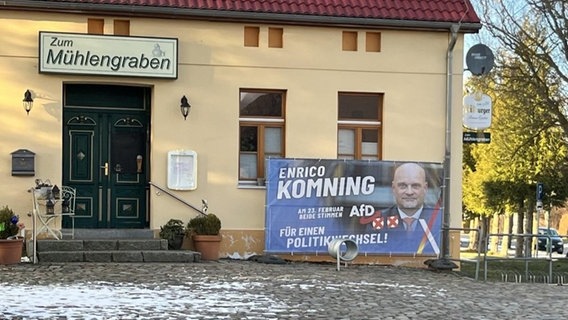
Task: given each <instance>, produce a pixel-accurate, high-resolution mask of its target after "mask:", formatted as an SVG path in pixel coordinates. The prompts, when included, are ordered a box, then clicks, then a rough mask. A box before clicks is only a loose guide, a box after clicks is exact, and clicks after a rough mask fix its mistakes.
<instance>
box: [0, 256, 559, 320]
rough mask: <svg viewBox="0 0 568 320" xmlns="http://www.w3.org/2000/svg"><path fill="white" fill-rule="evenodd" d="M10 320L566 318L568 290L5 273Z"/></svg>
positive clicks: (428, 279) (404, 280)
mask: <svg viewBox="0 0 568 320" xmlns="http://www.w3.org/2000/svg"><path fill="white" fill-rule="evenodd" d="M0 288H1V290H2V295H3V297H2V298H1V299H2V303H0V318H2V319H58V320H59V319H539V320H542V319H566V317H568V309H567V308H565V304H566V298H567V297H568V286H559V285H549V284H517V283H490V282H482V281H474V280H472V279H468V278H462V277H459V276H457V275H455V274H453V273H437V272H433V271H429V270H424V269H409V268H397V267H387V266H369V265H349V266H347V267H342V268H341V270H340V271H337V269H336V265H335V264H313V263H288V264H284V265H275V264H263V263H258V262H252V261H240V260H221V261H218V262H201V263H190V264H174V263H172V264H165V263H156V264H153V263H145V264H133V263H119V264H117V263H114V264H113V263H101V264H96V263H88V264H86V263H80V264H74V263H67V264H49V265H32V264H27V263H22V264H19V265H15V266H0Z"/></svg>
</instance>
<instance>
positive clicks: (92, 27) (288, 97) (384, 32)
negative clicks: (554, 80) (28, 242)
mask: <svg viewBox="0 0 568 320" xmlns="http://www.w3.org/2000/svg"><path fill="white" fill-rule="evenodd" d="M17 2H18V1H14V2H13V3H12V2H9V3H12V4H14V3H17ZM294 17H295V16H294ZM291 18H292V17H291ZM359 20H361V21H363V20H364V19H362V18H361V19H359ZM457 23H458V21H449V22H447V23H443V24H435V23H432V24H428V23H424V24H423V25H414V26H411V24H408V25H405V24H404V23H402V22H401V23H400V24H399V25H390V26H386V25H384V26H382V25H381V23H380V22H377V23H375V24H372V23H371V24H369V23H367V24H363V23H361V24H358V22H357V19H353V20H352V22H351V23H350V24H345V23H340V22H337V23H336V22H334V20H333V19H329V20H327V21H326V22H325V23H308V22H306V21H299V22H297V21H294V19H289V21H286V19H282V20H280V21H274V22H271V23H269V22H268V21H267V20H266V19H263V20H257V21H255V20H254V19H251V18H250V17H249V18H243V19H239V18H232V19H216V18H215V15H214V14H212V15H211V16H210V17H201V18H200V17H186V18H183V17H179V16H177V17H176V18H175V19H170V18H168V17H165V16H164V15H163V14H154V15H153V14H152V12H151V11H147V12H145V13H144V14H142V13H139V14H135V13H132V12H130V13H128V14H127V13H125V12H124V11H117V10H115V12H113V10H112V9H111V10H106V11H105V10H97V6H96V5H94V6H93V7H92V8H90V9H88V8H81V9H76V8H75V9H73V7H71V6H69V7H66V8H58V9H53V8H51V9H48V8H37V7H29V6H28V7H26V6H25V5H22V6H19V5H13V6H7V7H6V6H4V7H2V8H0V29H1V30H3V39H4V41H3V45H2V46H1V47H0V70H1V71H0V74H1V76H0V78H1V79H2V89H1V92H2V98H1V99H0V110H1V114H2V117H1V118H0V123H1V127H2V130H1V132H0V136H1V141H2V143H1V144H0V154H2V155H3V157H4V160H3V161H4V165H3V166H1V167H0V176H2V177H3V183H2V184H0V194H1V195H2V196H1V197H0V205H2V206H4V205H7V206H9V207H10V208H12V209H13V210H14V211H16V212H17V213H19V214H20V217H21V218H23V221H24V222H25V223H26V225H27V226H31V222H30V220H29V217H28V216H27V213H28V212H30V211H31V209H32V208H31V207H32V201H31V196H30V193H29V192H28V190H29V189H30V188H31V187H33V186H34V185H35V180H36V179H42V180H47V179H48V180H49V181H50V182H51V183H53V184H57V185H60V186H61V185H63V184H67V183H68V182H69V180H72V179H74V178H73V175H74V174H77V175H78V176H81V175H84V179H82V180H81V179H79V180H80V181H83V182H84V181H87V180H89V181H91V182H92V185H90V186H89V188H90V189H88V190H91V191H88V192H87V191H85V192H87V193H84V194H83V198H84V199H87V198H89V200H88V201H85V202H84V203H83V207H82V208H83V209H85V210H89V212H90V215H92V217H93V218H92V219H94V220H92V221H96V222H95V223H94V224H93V223H91V224H90V228H117V227H121V224H120V223H121V222H120V218H121V217H120V214H117V215H116V216H111V214H110V213H108V212H107V209H108V208H111V207H113V206H115V205H117V206H122V208H123V209H124V210H126V211H127V210H128V209H129V208H132V206H131V205H132V204H130V203H128V202H126V203H120V197H116V198H114V197H113V193H114V191H113V190H111V189H112V188H113V186H116V183H115V184H113V183H112V182H109V183H104V182H101V180H102V179H104V177H105V170H109V171H110V173H108V176H110V177H111V178H109V179H114V178H112V176H113V175H115V176H116V177H118V176H119V175H120V174H121V173H122V170H121V168H127V167H128V168H130V170H136V167H135V165H134V163H135V162H134V161H135V160H136V158H137V157H138V156H139V155H140V156H142V157H140V158H142V159H141V160H142V163H143V165H142V166H143V168H142V170H141V171H139V172H138V176H139V174H140V172H142V171H143V176H144V177H143V181H141V183H142V185H143V187H142V188H143V190H144V191H143V193H144V195H143V197H142V198H140V199H142V200H141V201H144V202H145V203H143V204H141V203H138V204H137V205H135V206H138V209H140V210H139V212H138V213H137V215H138V216H139V218H140V219H141V220H140V219H139V221H142V222H141V224H140V225H138V226H137V227H138V228H145V229H148V228H149V229H152V230H159V228H160V226H161V225H163V224H165V223H166V222H167V221H168V220H169V219H172V218H174V219H181V220H183V221H185V222H187V221H188V220H189V218H191V217H193V216H195V215H196V212H195V210H192V209H191V208H189V207H188V206H187V205H186V204H184V203H182V202H180V201H178V200H177V199H175V198H174V197H172V196H170V195H168V194H167V193H171V194H173V195H174V196H175V197H178V198H180V199H182V200H183V201H186V202H187V203H190V204H192V205H194V206H195V207H198V208H200V207H201V201H202V199H206V200H207V202H208V204H209V212H213V213H215V214H217V215H218V216H219V217H220V219H221V221H222V235H223V241H222V253H221V256H222V257H229V258H237V259H244V258H247V257H249V256H251V255H255V254H262V253H263V250H264V228H265V201H266V199H265V197H266V192H265V191H266V190H265V188H264V186H262V184H261V185H258V184H256V183H254V181H256V179H254V180H251V179H249V178H252V177H254V174H253V175H252V176H251V175H248V174H245V173H243V170H244V169H246V168H243V163H244V160H243V157H242V156H243V152H242V149H240V146H241V147H242V145H241V143H242V141H240V140H239V134H240V133H241V131H240V126H242V120H243V119H242V116H241V115H240V114H239V103H240V96H242V94H243V92H257V91H260V92H273V91H274V92H278V93H283V94H284V97H285V99H284V102H283V108H284V110H285V111H284V115H283V116H282V119H278V120H276V121H277V122H278V123H280V124H281V127H282V128H283V129H282V130H281V131H280V135H279V136H278V139H280V141H281V148H282V152H283V154H284V156H285V157H286V158H315V159H337V158H338V143H339V142H338V130H339V129H338V128H339V127H341V125H342V124H343V123H342V122H341V121H340V119H338V97H339V96H341V94H350V93H355V94H370V95H377V96H379V97H380V98H381V99H382V100H381V101H382V105H381V110H380V112H381V119H380V121H379V122H380V123H373V125H375V126H376V127H378V128H379V129H378V130H379V139H378V141H377V145H378V149H379V150H378V151H377V158H379V159H380V160H388V161H419V162H439V163H443V162H444V160H445V157H446V156H448V155H449V153H448V145H449V149H450V150H451V162H450V173H451V175H450V180H449V181H450V186H451V187H450V193H449V194H450V201H449V204H450V208H449V210H450V214H449V216H450V226H451V227H456V228H458V227H460V226H461V196H462V195H461V159H462V151H461V150H462V136H461V132H462V130H461V128H462V127H461V101H462V72H463V70H464V66H463V63H462V61H463V51H464V48H463V45H464V43H463V36H464V33H466V32H477V30H478V29H479V27H480V25H479V23H478V21H473V22H471V23H469V24H463V25H460V29H458V32H457V33H455V34H452V30H451V28H450V26H452V25H457ZM41 33H53V34H55V36H53V34H51V38H47V40H46V41H47V42H46V43H45V44H43V45H44V46H49V43H50V41H55V40H53V39H54V38H57V35H59V34H62V35H66V34H72V35H79V36H80V37H81V36H85V37H84V38H85V39H83V40H85V41H86V43H87V44H88V43H90V42H93V43H97V45H99V46H102V45H105V44H107V42H100V43H99V42H97V41H98V40H97V38H89V37H88V36H100V37H103V38H106V37H108V38H112V39H111V40H112V41H111V42H108V44H109V45H112V46H116V48H117V49H116V51H117V52H118V51H119V48H120V47H121V46H129V43H128V42H126V41H122V40H121V39H122V38H120V37H140V38H142V40H147V39H150V40H149V42H150V43H153V42H152V41H154V40H155V41H161V40H163V39H166V40H168V39H169V40H172V39H174V40H175V41H174V42H175V46H177V48H176V50H177V52H175V53H174V52H169V53H166V54H171V55H172V57H175V58H176V61H177V62H176V65H175V68H176V69H177V70H174V72H175V73H176V74H175V75H174V76H171V77H169V78H168V77H157V76H156V74H152V72H153V71H151V72H149V73H148V74H146V75H145V76H144V75H142V76H141V75H139V74H137V75H134V76H129V75H124V74H122V75H115V74H113V72H112V71H111V72H105V73H102V74H100V73H99V74H89V72H85V71H84V70H83V71H79V72H77V73H73V72H71V71H70V70H73V66H71V67H69V66H68V67H69V68H67V69H61V70H58V71H53V70H48V69H49V68H46V69H43V70H40V69H42V66H40V64H42V63H43V62H45V61H46V59H48V57H47V56H46V55H47V54H46V53H42V52H41V49H42V48H40V46H41V44H40V38H41V35H40V34H41ZM125 33H126V34H125ZM454 37H455V38H454ZM61 39H64V38H63V37H61V38H59V40H61ZM70 39H75V38H70ZM453 41H455V45H453V43H452V42H453ZM166 42H167V41H166ZM77 43H78V40H75V42H74V44H75V46H76V45H77ZM51 44H52V45H55V43H53V42H52V43H51ZM58 44H59V45H60V46H62V47H65V46H69V45H70V42H61V43H58ZM95 47H96V46H95ZM43 49H46V48H43ZM63 49H64V50H75V49H76V48H63ZM107 49H108V50H110V51H111V52H112V48H110V49H109V48H107ZM126 49H128V48H126ZM93 50H94V49H93ZM54 52H56V51H54ZM167 57H170V56H167ZM50 59H51V62H52V63H53V62H54V61H55V60H54V59H55V58H54V56H51V58H50ZM42 61H43V62H42ZM63 64H65V63H63ZM46 70H48V71H46ZM95 73H96V72H95ZM115 85H119V86H127V87H129V88H141V89H140V90H138V91H137V90H134V91H135V92H139V93H128V92H130V91H128V90H126V91H121V90H122V89H121V87H118V88H117V89H116V90H111V91H112V92H108V97H115V98H112V99H115V100H113V101H120V99H121V98H120V97H121V96H123V94H122V92H124V95H128V94H133V95H134V97H133V98H132V99H131V100H136V101H141V102H140V103H141V104H142V105H143V110H145V112H146V113H145V117H147V118H146V119H147V122H144V124H143V125H144V127H143V128H144V129H143V130H145V131H144V132H142V131H133V132H134V133H132V132H131V133H130V136H129V133H126V134H125V135H126V138H127V140H126V142H124V143H123V144H125V145H128V144H129V142H128V141H130V140H128V138H129V137H130V138H132V136H134V138H132V139H134V140H133V141H138V140H136V139H137V138H140V136H137V134H139V135H142V136H143V138H142V140H144V141H143V142H142V144H143V145H142V147H141V148H142V149H143V152H141V154H137V152H136V150H137V149H136V148H134V149H128V148H127V151H126V154H120V155H117V156H116V157H124V158H129V157H130V159H131V160H132V162H129V164H127V165H126V164H122V166H119V167H117V166H116V164H114V163H112V162H111V163H110V164H109V165H110V168H109V167H107V168H104V166H105V163H106V162H108V161H106V160H105V159H102V157H103V156H109V157H111V156H114V155H115V153H117V152H118V153H120V150H119V151H117V150H118V149H121V148H122V147H125V148H126V146H125V145H122V147H121V144H118V145H115V144H114V141H113V139H117V138H116V136H113V135H105V134H104V132H105V130H106V129H105V128H103V129H101V130H100V131H97V132H98V133H97V134H98V136H95V135H94V134H93V133H92V132H90V133H89V132H88V130H87V129H85V128H88V125H89V124H88V119H87V120H85V118H81V117H79V116H75V114H74V113H73V112H79V111H78V110H82V111H85V109H88V108H95V109H96V108H97V106H96V103H94V106H93V105H92V104H90V103H86V104H85V106H79V107H81V108H82V109H81V108H77V107H78V105H77V104H78V103H76V102H75V103H74V101H77V100H80V99H83V98H84V97H90V96H92V95H94V96H98V97H99V98H101V99H102V100H104V97H105V95H106V94H107V91H105V90H106V89H105V88H111V87H112V86H115ZM93 86H98V87H97V89H96V90H93V91H92V92H90V93H84V91H85V90H87V91H88V90H89V88H94V87H93ZM26 90H29V91H30V92H31V94H32V98H33V108H32V109H31V111H30V112H29V114H26V111H25V110H24V108H22V99H23V98H24V92H25V91H26ZM448 90H451V91H450V92H448ZM183 96H185V97H186V98H187V100H188V103H189V104H190V105H191V108H190V111H189V114H188V115H187V118H186V119H184V117H183V116H182V114H181V112H180V104H181V102H180V101H181V98H182V97H183ZM77 97H79V98H77ZM81 97H83V98H81ZM109 99H111V98H109ZM116 99H118V100H116ZM94 100H96V99H94ZM127 100H128V99H127ZM128 101H130V100H128ZM128 101H127V102H126V104H128ZM103 104H104V102H103ZM111 104H112V103H111ZM66 108H67V109H66ZM109 108H110V107H109ZM98 110H99V113H100V111H101V110H108V109H106V108H99V109H98ZM114 111H116V110H112V111H111V112H114ZM448 111H450V113H451V115H448ZM99 113H97V112H95V113H92V114H91V113H88V114H91V115H92V118H93V119H94V120H93V121H94V122H97V123H99V122H101V121H102V120H100V119H103V118H98V119H99V120H97V118H96V117H97V116H101V115H100V114H99ZM102 113H105V112H102ZM77 114H78V113H77ZM105 114H106V113H105ZM449 116H450V119H449V118H448V117H449ZM74 117H75V118H76V119H80V118H81V119H80V122H81V123H80V124H77V123H75V124H73V123H71V122H70V121H71V120H73V119H74ZM87 118H89V117H87ZM124 119H127V120H124ZM124 119H123V118H120V117H118V118H116V119H115V118H112V119H110V118H109V119H106V120H105V121H106V123H109V124H110V125H112V121H115V122H114V124H116V123H118V122H119V121H123V120H124V121H127V122H128V120H130V118H128V117H126V118H124ZM448 119H449V120H450V121H449V124H450V127H449V128H446V123H447V122H448ZM240 120H241V122H240ZM249 120H250V119H249ZM77 121H79V120H77ZM74 125H77V127H74ZM109 130H110V131H112V129H109ZM448 130H449V132H451V134H450V135H448ZM84 132H88V133H85V134H84ZM112 132H113V131H112ZM117 132H119V133H120V131H117ZM129 132H130V131H129ZM448 136H449V137H451V139H450V141H449V142H448V145H447V144H446V139H447V137H448ZM119 137H124V136H120V135H119ZM104 139H106V140H104ZM93 141H94V142H93ZM97 141H98V142H97ZM136 143H140V142H136ZM103 145H104V146H103ZM81 146H87V147H88V148H91V149H90V150H87V151H84V152H83V151H81V150H80V149H81ZM97 148H100V149H97ZM103 148H105V149H104V150H103ZM21 149H25V150H29V151H31V152H33V153H35V168H34V173H33V175H13V172H12V171H13V163H12V158H11V154H12V153H13V152H14V151H17V150H21ZM115 149H117V150H115ZM176 151H181V153H178V155H179V154H182V155H184V154H187V153H184V152H191V157H190V158H191V161H193V162H192V165H193V167H191V168H190V169H188V170H190V171H191V170H194V171H191V172H189V173H188V172H182V173H181V174H184V175H185V178H188V179H190V180H191V183H190V185H191V186H190V187H189V188H186V189H187V190H177V189H176V188H175V187H174V188H170V187H169V184H170V182H171V181H168V172H170V174H172V172H171V171H172V170H175V169H173V168H172V166H173V164H172V163H171V159H170V160H169V158H168V154H169V153H171V152H174V154H175V152H176ZM85 155H87V156H88V157H89V156H90V157H91V158H92V160H91V161H92V163H90V164H89V165H90V167H88V168H90V169H89V170H91V171H89V172H81V170H87V169H86V168H87V167H81V165H78V168H76V169H77V170H78V172H70V171H73V170H75V169H73V170H71V169H70V167H72V166H73V165H74V161H76V162H78V161H83V160H77V159H79V158H82V157H84V156H85ZM116 157H115V158H116ZM131 160H128V161H131ZM93 168H94V169H93ZM124 171H126V170H124ZM182 171H183V170H182ZM132 172H134V171H132ZM177 174H180V172H177ZM132 175H133V176H137V173H132ZM116 177H115V178H116ZM117 179H119V178H117ZM79 180H78V181H79ZM115 182H116V181H115ZM173 183H174V184H175V183H176V182H175V181H174V182H173ZM77 184H78V185H80V186H81V187H82V186H83V184H82V182H78V183H77ZM182 184H183V183H182ZM85 188H86V189H85V190H87V187H85ZM181 189H183V188H181ZM163 190H165V191H167V192H165V191H163ZM79 198H81V195H80V194H79V195H78V199H79ZM109 210H110V209H109ZM116 221H119V222H116ZM88 225H89V224H87V226H86V227H89V226H88ZM77 227H79V228H80V227H81V223H80V222H79V225H78V226H77ZM83 227H85V226H83ZM125 227H129V226H125ZM28 229H29V227H28ZM451 239H452V244H451V248H452V250H451V251H452V254H453V252H454V251H457V252H459V236H456V237H455V241H454V237H453V236H452V237H451ZM453 249H455V250H453ZM285 257H286V258H292V259H305V260H326V259H327V260H329V257H328V256H313V255H302V256H285ZM357 259H358V260H356V261H360V262H362V263H366V262H368V263H391V264H397V265H401V264H404V265H421V264H422V261H423V260H424V258H421V257H386V256H367V257H365V256H360V257H359V258H357Z"/></svg>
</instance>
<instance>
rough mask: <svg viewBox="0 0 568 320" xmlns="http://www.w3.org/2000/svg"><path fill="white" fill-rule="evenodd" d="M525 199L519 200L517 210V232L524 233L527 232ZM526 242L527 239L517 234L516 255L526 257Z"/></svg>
mask: <svg viewBox="0 0 568 320" xmlns="http://www.w3.org/2000/svg"><path fill="white" fill-rule="evenodd" d="M523 203H524V201H520V202H519V206H518V211H517V233H518V234H523V233H525V230H524V226H525V224H524V220H525V207H524V205H523ZM524 244H525V239H524V238H523V237H521V236H517V245H516V246H515V257H517V258H522V257H524V254H523V252H524V250H523V248H524Z"/></svg>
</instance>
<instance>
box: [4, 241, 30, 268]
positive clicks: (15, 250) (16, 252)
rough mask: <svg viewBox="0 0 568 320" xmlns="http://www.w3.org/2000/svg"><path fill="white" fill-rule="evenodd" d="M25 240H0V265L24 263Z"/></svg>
mask: <svg viewBox="0 0 568 320" xmlns="http://www.w3.org/2000/svg"><path fill="white" fill-rule="evenodd" d="M23 245H24V241H23V239H21V238H20V239H11V240H7V239H1V240H0V264H16V263H20V262H21V261H22V248H23Z"/></svg>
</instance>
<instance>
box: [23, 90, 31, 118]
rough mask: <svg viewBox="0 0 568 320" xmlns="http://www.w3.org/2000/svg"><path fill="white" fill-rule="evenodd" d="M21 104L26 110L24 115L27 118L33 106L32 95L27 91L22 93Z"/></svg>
mask: <svg viewBox="0 0 568 320" xmlns="http://www.w3.org/2000/svg"><path fill="white" fill-rule="evenodd" d="M22 102H23V105H24V109H25V110H26V113H27V114H28V116H29V115H30V111H31V110H32V107H33V106H34V99H32V93H31V92H30V90H29V89H28V90H26V92H24V100H22Z"/></svg>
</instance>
